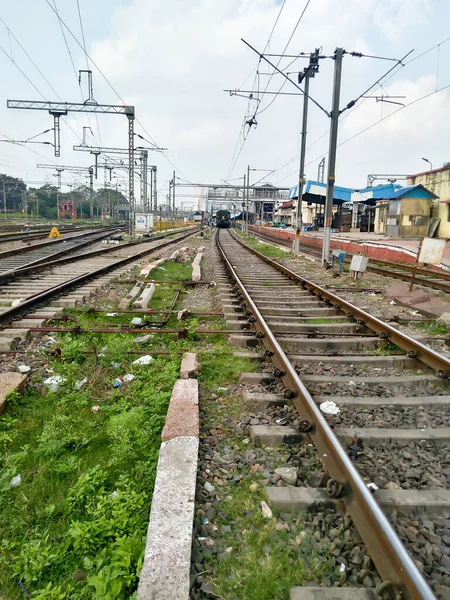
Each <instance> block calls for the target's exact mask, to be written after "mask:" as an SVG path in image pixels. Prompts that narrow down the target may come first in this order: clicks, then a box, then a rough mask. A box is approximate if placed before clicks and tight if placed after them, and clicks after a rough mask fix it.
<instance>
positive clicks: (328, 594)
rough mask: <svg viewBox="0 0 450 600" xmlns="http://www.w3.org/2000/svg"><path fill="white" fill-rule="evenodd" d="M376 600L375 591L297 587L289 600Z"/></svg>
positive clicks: (348, 588)
mask: <svg viewBox="0 0 450 600" xmlns="http://www.w3.org/2000/svg"><path fill="white" fill-rule="evenodd" d="M322 599H323V600H376V595H375V590H374V589H371V588H352V587H341V588H338V587H330V588H325V587H309V586H308V587H295V588H291V590H290V592H289V600H322Z"/></svg>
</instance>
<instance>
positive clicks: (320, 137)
mask: <svg viewBox="0 0 450 600" xmlns="http://www.w3.org/2000/svg"><path fill="white" fill-rule="evenodd" d="M449 41H450V37H447V38H446V39H444V40H441V41H440V42H438V43H437V44H435V45H434V46H431V47H430V48H427V49H426V50H424V51H423V52H421V53H420V54H418V55H417V56H414V57H413V58H411V59H410V60H408V61H407V62H405V63H404V64H403V65H402V67H406V66H408V65H410V64H411V63H413V62H415V61H416V60H418V59H419V58H422V56H425V55H426V54H428V53H429V52H432V51H433V50H435V49H436V48H439V47H440V46H442V45H443V44H445V43H447V42H449ZM402 60H403V59H402ZM396 66H399V65H396ZM400 70H401V69H398V70H397V71H394V72H393V73H392V74H391V75H390V76H389V77H387V79H386V80H385V81H384V82H383V83H384V84H385V83H386V82H387V81H389V80H390V79H392V78H393V77H394V76H395V75H397V73H399V72H400ZM381 79H382V78H381ZM374 85H376V84H374ZM379 87H380V88H382V87H383V86H382V84H379ZM436 91H439V90H436ZM365 101H366V99H363V101H362V102H360V103H359V104H358V105H357V106H354V107H352V109H351V110H350V112H348V113H347V114H345V115H344V116H343V117H342V119H341V121H343V120H344V119H346V118H347V117H349V116H350V115H351V114H353V112H354V111H355V110H358V109H359V108H361V106H362V105H363V104H364V102H365ZM406 106H409V105H406ZM386 118H387V117H386ZM329 131H330V129H329V128H328V129H327V130H326V131H325V132H324V133H323V134H322V135H321V136H319V137H318V138H317V139H316V140H315V141H314V142H312V143H311V144H309V146H307V148H306V149H307V150H309V149H310V148H312V147H313V146H314V145H315V144H316V143H317V142H319V141H320V140H321V139H323V138H324V137H325V136H326V135H327V134H328V133H329ZM326 154H327V152H324V153H322V154H321V155H320V157H317V158H315V159H314V160H313V161H311V162H310V163H308V165H310V164H312V163H313V162H315V161H316V160H318V159H319V158H321V157H322V156H324V155H326ZM299 156H300V155H299V154H297V155H296V156H294V158H291V159H290V160H289V161H288V162H287V163H285V164H284V165H282V166H281V167H278V169H275V173H276V172H277V171H281V169H284V167H287V166H288V165H289V164H290V163H291V162H293V161H294V160H297V159H298V157H299ZM291 175H293V173H290V174H289V175H286V176H285V177H283V178H282V179H279V180H278V181H277V183H279V182H281V181H284V180H285V179H287V178H288V177H291Z"/></svg>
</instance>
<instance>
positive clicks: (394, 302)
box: [389, 300, 397, 306]
mask: <svg viewBox="0 0 450 600" xmlns="http://www.w3.org/2000/svg"><path fill="white" fill-rule="evenodd" d="M389 304H390V305H391V306H394V305H395V304H397V302H396V301H395V300H391V301H390V302H389Z"/></svg>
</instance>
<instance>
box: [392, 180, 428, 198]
mask: <svg viewBox="0 0 450 600" xmlns="http://www.w3.org/2000/svg"><path fill="white" fill-rule="evenodd" d="M412 190H417V191H419V190H420V191H421V195H420V196H421V197H425V196H426V195H428V197H429V198H437V196H436V195H435V194H434V193H433V192H431V191H430V190H427V188H426V187H424V186H423V185H422V184H421V183H417V184H416V185H409V186H407V187H403V188H401V189H400V190H396V191H395V192H392V194H388V195H385V196H383V198H384V199H385V200H395V198H401V197H402V196H405V195H406V194H408V193H409V192H411V191H412Z"/></svg>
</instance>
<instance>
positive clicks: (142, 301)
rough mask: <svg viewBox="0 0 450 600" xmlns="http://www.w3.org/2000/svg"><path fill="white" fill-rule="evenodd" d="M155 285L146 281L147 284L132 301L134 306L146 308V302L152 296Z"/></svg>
mask: <svg viewBox="0 0 450 600" xmlns="http://www.w3.org/2000/svg"><path fill="white" fill-rule="evenodd" d="M155 290H156V285H155V284H154V283H147V285H146V286H145V287H144V289H143V290H142V292H141V294H140V296H139V298H138V299H137V300H136V302H133V306H134V308H147V306H148V303H149V302H150V300H151V299H152V297H153V294H154V293H155Z"/></svg>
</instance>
